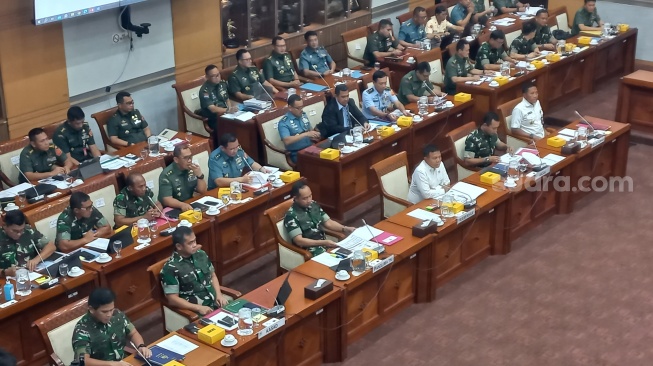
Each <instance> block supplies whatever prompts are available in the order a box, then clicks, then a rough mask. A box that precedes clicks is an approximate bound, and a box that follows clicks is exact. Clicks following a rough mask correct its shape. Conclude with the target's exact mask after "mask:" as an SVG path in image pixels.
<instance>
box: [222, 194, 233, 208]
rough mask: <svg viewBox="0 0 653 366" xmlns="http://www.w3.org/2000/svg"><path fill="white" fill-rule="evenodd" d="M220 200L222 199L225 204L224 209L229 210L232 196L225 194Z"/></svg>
mask: <svg viewBox="0 0 653 366" xmlns="http://www.w3.org/2000/svg"><path fill="white" fill-rule="evenodd" d="M220 199H222V203H224V209H225V210H228V209H229V207H228V206H229V203H230V202H231V196H230V195H228V194H223V195H222V196H220Z"/></svg>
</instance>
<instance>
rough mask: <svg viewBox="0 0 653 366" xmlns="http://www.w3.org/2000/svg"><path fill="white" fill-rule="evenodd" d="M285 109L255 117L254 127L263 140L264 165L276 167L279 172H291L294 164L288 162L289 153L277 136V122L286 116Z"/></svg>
mask: <svg viewBox="0 0 653 366" xmlns="http://www.w3.org/2000/svg"><path fill="white" fill-rule="evenodd" d="M287 111H288V109H287V108H286V107H284V108H281V109H277V110H274V111H272V112H269V113H264V114H262V115H258V116H256V118H255V120H256V126H257V127H258V131H259V133H260V134H261V139H262V140H263V145H264V146H263V147H264V149H263V153H264V155H265V164H267V165H271V166H276V167H277V168H279V169H281V170H293V169H294V167H295V164H294V163H293V162H292V161H291V160H290V153H289V152H288V151H286V145H285V144H284V143H283V141H282V140H281V137H280V136H279V128H278V126H279V121H280V120H281V119H282V118H283V116H285V115H286V112H287Z"/></svg>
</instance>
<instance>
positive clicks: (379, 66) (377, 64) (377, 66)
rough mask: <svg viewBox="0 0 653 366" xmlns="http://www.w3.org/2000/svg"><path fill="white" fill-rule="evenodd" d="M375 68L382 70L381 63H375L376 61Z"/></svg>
mask: <svg viewBox="0 0 653 366" xmlns="http://www.w3.org/2000/svg"><path fill="white" fill-rule="evenodd" d="M374 69H375V70H380V69H381V63H379V62H375V63H374Z"/></svg>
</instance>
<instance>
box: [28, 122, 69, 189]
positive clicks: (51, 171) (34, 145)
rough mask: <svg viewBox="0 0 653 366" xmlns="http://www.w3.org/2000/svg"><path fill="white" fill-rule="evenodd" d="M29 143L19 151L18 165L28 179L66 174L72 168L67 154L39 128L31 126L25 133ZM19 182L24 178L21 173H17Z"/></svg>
mask: <svg viewBox="0 0 653 366" xmlns="http://www.w3.org/2000/svg"><path fill="white" fill-rule="evenodd" d="M27 136H29V145H27V146H25V147H24V148H23V151H21V152H20V160H19V167H20V170H22V171H23V173H25V175H26V176H27V179H29V180H39V179H45V178H50V177H52V176H53V175H57V174H67V173H68V172H69V171H70V169H71V168H72V166H73V164H72V162H71V161H70V160H69V159H68V158H67V156H66V155H65V154H64V153H63V152H62V151H61V149H59V148H58V147H56V146H55V145H54V144H51V143H50V138H49V137H48V135H47V134H46V133H45V131H44V130H43V129H42V128H40V127H37V128H33V129H31V130H30V131H29V133H28V134H27ZM18 180H19V181H20V183H24V182H25V181H26V180H25V178H24V177H23V175H22V174H19V175H18Z"/></svg>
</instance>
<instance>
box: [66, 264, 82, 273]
mask: <svg viewBox="0 0 653 366" xmlns="http://www.w3.org/2000/svg"><path fill="white" fill-rule="evenodd" d="M81 271H82V270H81V269H80V268H79V267H77V266H75V267H72V268H71V269H70V271H68V273H70V274H77V273H79V272H81Z"/></svg>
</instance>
